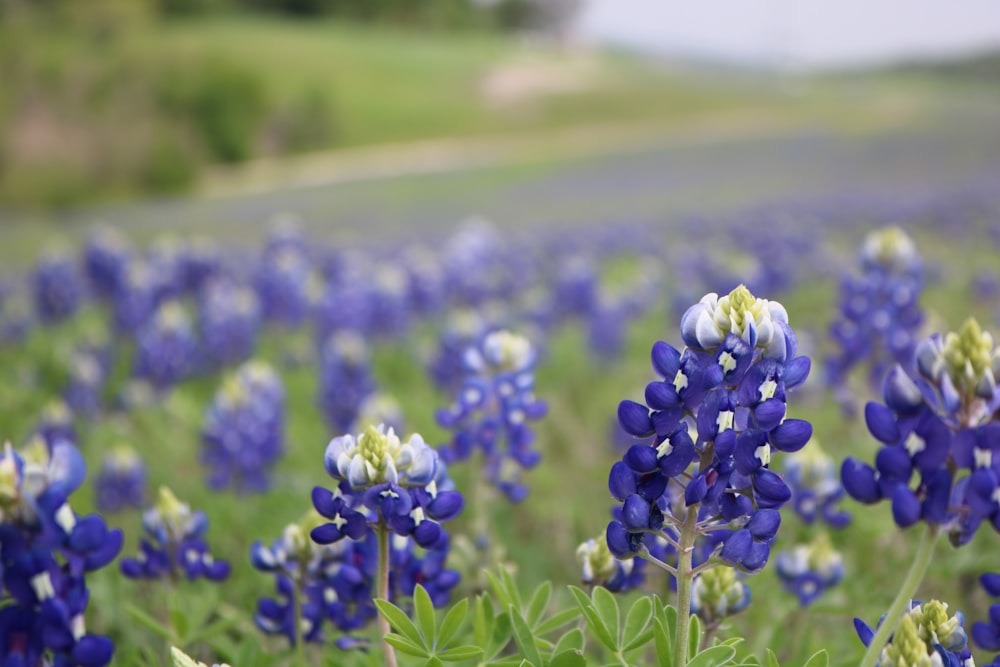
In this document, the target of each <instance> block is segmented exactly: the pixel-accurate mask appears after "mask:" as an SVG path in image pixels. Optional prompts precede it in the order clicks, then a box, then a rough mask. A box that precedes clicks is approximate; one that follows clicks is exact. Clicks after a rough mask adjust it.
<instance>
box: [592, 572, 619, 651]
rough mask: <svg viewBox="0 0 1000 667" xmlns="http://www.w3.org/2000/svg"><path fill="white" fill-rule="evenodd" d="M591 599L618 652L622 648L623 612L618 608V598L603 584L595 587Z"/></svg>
mask: <svg viewBox="0 0 1000 667" xmlns="http://www.w3.org/2000/svg"><path fill="white" fill-rule="evenodd" d="M591 600H592V601H593V604H594V610H595V611H596V612H597V615H598V616H600V618H601V621H602V622H603V623H604V627H606V628H607V629H608V632H609V633H610V634H611V638H612V643H613V646H612V647H611V650H612V651H615V652H618V650H619V649H620V648H621V628H620V625H621V612H620V611H619V610H618V600H616V599H615V596H614V595H612V594H611V593H610V592H609V591H608V589H606V588H604V587H603V586H595V587H594V592H593V594H592V595H591Z"/></svg>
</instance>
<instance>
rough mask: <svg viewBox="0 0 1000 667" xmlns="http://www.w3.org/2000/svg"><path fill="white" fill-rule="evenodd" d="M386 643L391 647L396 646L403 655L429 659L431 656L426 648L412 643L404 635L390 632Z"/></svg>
mask: <svg viewBox="0 0 1000 667" xmlns="http://www.w3.org/2000/svg"><path fill="white" fill-rule="evenodd" d="M385 643H386V644H388V645H389V646H394V647H395V648H396V650H398V651H399V652H401V653H405V654H406V655H412V656H416V657H417V658H429V657H430V655H431V654H430V651H428V650H427V649H426V648H425V647H423V646H421V645H420V644H417V643H416V642H413V641H410V640H409V639H407V638H406V637H404V636H403V635H397V634H396V633H395V632H390V633H389V634H387V635H386V636H385Z"/></svg>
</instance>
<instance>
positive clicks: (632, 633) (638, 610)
mask: <svg viewBox="0 0 1000 667" xmlns="http://www.w3.org/2000/svg"><path fill="white" fill-rule="evenodd" d="M652 617H653V601H652V600H650V599H649V597H648V596H643V597H641V598H639V599H638V600H636V601H635V602H633V603H632V606H631V607H630V608H629V610H628V613H627V614H626V615H625V627H624V629H623V631H622V646H623V647H624V648H623V649H622V650H624V651H628V650H630V648H629V646H630V645H631V644H632V642H633V641H635V639H636V638H637V637H639V635H641V634H643V630H645V629H646V626H647V625H649V619H651V618H652ZM652 637H653V635H652V634H650V635H649V637H647V638H646V641H649V640H650V639H652ZM642 643H643V644H645V643H646V642H642ZM641 645H642V644H638V646H641ZM632 648H635V647H634V646H633V647H632Z"/></svg>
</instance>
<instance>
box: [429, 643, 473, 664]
mask: <svg viewBox="0 0 1000 667" xmlns="http://www.w3.org/2000/svg"><path fill="white" fill-rule="evenodd" d="M482 654H483V649H481V648H479V647H478V646H473V645H471V644H463V645H462V646H456V647H455V648H450V649H448V650H447V651H442V652H441V653H438V657H439V658H441V659H442V660H444V661H445V662H458V661H459V660H471V659H473V658H478V657H479V656H481V655H482Z"/></svg>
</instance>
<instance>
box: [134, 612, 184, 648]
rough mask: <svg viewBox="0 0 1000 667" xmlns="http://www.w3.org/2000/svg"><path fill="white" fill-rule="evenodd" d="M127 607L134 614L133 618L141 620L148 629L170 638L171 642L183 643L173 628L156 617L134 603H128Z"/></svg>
mask: <svg viewBox="0 0 1000 667" xmlns="http://www.w3.org/2000/svg"><path fill="white" fill-rule="evenodd" d="M126 609H128V613H129V614H131V615H132V618H134V619H135V620H137V621H139V623H140V624H141V625H143V626H145V627H146V628H147V629H148V630H151V631H152V632H154V633H156V634H157V635H159V636H160V637H163V638H164V639H166V640H169V641H170V643H171V644H180V643H181V642H180V641H178V639H179V638H178V637H176V636H175V635H174V631H173V629H172V628H165V627H163V624H162V623H160V622H159V621H158V620H156V619H155V618H153V617H152V616H150V615H149V614H147V613H146V612H144V611H143V610H142V609H139V608H138V607H136V606H134V605H132V604H128V605H126Z"/></svg>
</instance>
